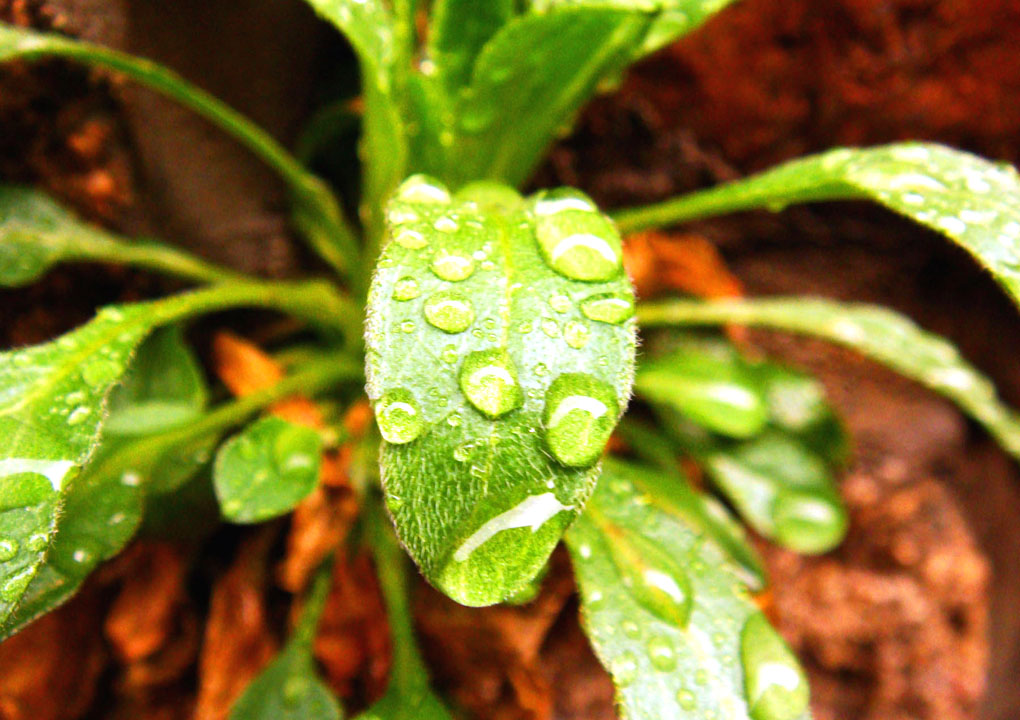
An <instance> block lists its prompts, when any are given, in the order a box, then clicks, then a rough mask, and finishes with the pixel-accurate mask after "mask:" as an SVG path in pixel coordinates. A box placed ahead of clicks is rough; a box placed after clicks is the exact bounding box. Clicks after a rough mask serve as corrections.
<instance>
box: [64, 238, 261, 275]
mask: <svg viewBox="0 0 1020 720" xmlns="http://www.w3.org/2000/svg"><path fill="white" fill-rule="evenodd" d="M68 259H69V260H78V261H82V262H101V263H112V264H121V265H133V266H135V267H140V268H144V269H146V270H155V271H156V272H161V273H164V274H166V275H172V276H174V277H179V278H183V279H184V280H190V281H192V282H196V283H221V282H230V281H239V282H244V281H252V280H253V279H252V278H249V277H248V276H246V275H243V274H241V273H238V272H235V271H233V270H230V269H228V268H224V267H220V266H219V265H215V264H213V263H210V262H206V261H205V260H202V259H200V258H197V257H195V256H194V255H190V254H188V253H186V252H182V251H180V250H177V249H175V248H172V247H169V246H167V245H162V244H160V243H155V242H139V243H135V244H128V243H109V245H108V246H107V244H106V243H94V244H93V245H92V246H91V247H82V248H80V251H79V252H75V253H74V254H70V255H68Z"/></svg>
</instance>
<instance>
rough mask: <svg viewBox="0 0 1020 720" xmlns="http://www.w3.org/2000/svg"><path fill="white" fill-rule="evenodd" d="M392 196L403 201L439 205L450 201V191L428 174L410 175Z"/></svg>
mask: <svg viewBox="0 0 1020 720" xmlns="http://www.w3.org/2000/svg"><path fill="white" fill-rule="evenodd" d="M394 198H395V199H397V200H401V201H403V202H411V203H423V204H428V205H441V204H445V203H448V202H450V191H449V190H447V189H446V186H445V185H443V183H441V182H439V181H438V180H436V179H435V178H432V177H429V176H428V175H412V176H411V177H409V178H407V180H405V181H404V182H402V183H401V184H400V187H399V188H397V192H396V194H395V195H394Z"/></svg>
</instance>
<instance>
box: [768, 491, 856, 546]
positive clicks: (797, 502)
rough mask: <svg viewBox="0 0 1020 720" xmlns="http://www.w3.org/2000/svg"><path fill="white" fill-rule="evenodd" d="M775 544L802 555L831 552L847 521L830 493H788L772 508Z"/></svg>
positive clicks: (780, 497)
mask: <svg viewBox="0 0 1020 720" xmlns="http://www.w3.org/2000/svg"><path fill="white" fill-rule="evenodd" d="M772 519H773V522H774V523H775V534H776V540H777V541H778V542H780V543H782V544H783V545H785V546H786V547H788V548H790V549H791V550H794V551H795V552H799V553H806V554H817V553H822V552H826V551H828V550H831V549H832V548H833V547H835V546H836V545H838V544H839V541H840V540H842V539H843V535H844V534H845V533H846V529H847V523H848V519H847V516H846V511H845V510H844V508H843V505H842V503H840V502H839V499H838V498H836V497H834V496H831V495H830V494H828V493H819V492H811V491H809V490H788V491H786V492H783V493H781V494H780V495H779V497H777V498H776V500H775V503H774V504H773V506H772Z"/></svg>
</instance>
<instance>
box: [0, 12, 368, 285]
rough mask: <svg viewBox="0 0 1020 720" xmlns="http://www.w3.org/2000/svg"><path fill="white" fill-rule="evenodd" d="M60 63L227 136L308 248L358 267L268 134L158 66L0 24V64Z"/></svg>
mask: <svg viewBox="0 0 1020 720" xmlns="http://www.w3.org/2000/svg"><path fill="white" fill-rule="evenodd" d="M51 56H55V57H63V58H68V59H72V60H76V61H79V62H82V63H86V64H89V65H96V66H98V67H102V68H106V69H109V70H113V71H115V72H119V73H123V74H124V75H127V76H128V77H130V78H132V79H134V80H136V81H138V82H140V83H142V84H143V85H146V86H147V87H149V88H152V89H153V90H155V91H157V92H159V93H162V94H163V95H166V96H167V97H169V98H172V99H173V100H175V101H177V102H179V103H180V104H181V105H183V106H184V107H186V108H188V109H189V110H192V111H193V112H196V113H198V114H199V115H201V116H202V117H204V118H205V119H207V120H209V121H210V122H212V123H213V124H215V125H216V126H217V127H219V128H220V129H222V130H223V131H225V132H227V133H229V134H230V135H231V136H233V137H234V138H235V139H236V140H237V141H238V142H240V143H241V144H243V145H244V146H245V147H247V148H248V149H249V150H251V151H252V152H253V153H254V154H256V155H257V156H258V157H259V158H260V159H261V160H262V161H263V162H265V163H266V164H267V165H268V166H269V167H271V168H272V169H273V170H275V171H276V172H277V173H278V174H279V175H280V177H281V178H283V180H284V181H286V182H287V185H288V187H289V188H290V191H291V195H292V199H293V203H294V220H295V224H296V225H297V227H298V229H299V230H300V231H301V232H302V234H303V235H304V237H305V238H306V240H308V242H309V245H311V246H312V248H313V249H314V250H315V251H316V252H317V253H318V254H319V255H320V256H321V257H322V258H323V259H324V260H326V262H328V263H330V265H332V266H333V268H334V269H336V270H337V271H338V272H339V273H341V274H346V273H347V272H348V271H350V270H351V269H352V268H356V267H357V265H358V257H359V252H358V246H357V242H356V239H355V235H354V231H353V230H352V228H351V226H350V224H349V223H348V222H347V220H346V219H345V218H344V216H343V212H342V211H341V210H340V206H339V204H338V203H337V201H336V198H335V197H334V196H333V195H332V193H330V191H329V190H328V189H327V188H326V186H325V184H324V183H323V182H322V181H321V180H320V179H319V178H317V177H315V176H314V175H312V174H311V173H309V172H308V171H307V170H306V169H305V168H304V167H302V166H301V164H300V163H299V162H298V161H297V160H296V159H295V158H294V157H293V156H292V155H291V154H290V153H288V152H287V150H286V149H285V148H284V147H283V146H282V145H280V143H278V142H277V141H276V140H275V139H274V138H273V137H272V135H270V134H269V133H267V132H266V131H265V130H263V129H262V128H260V127H259V126H257V125H255V124H254V123H253V122H251V120H249V119H248V118H246V117H244V116H243V115H242V114H241V113H239V112H237V111H236V110H233V109H232V108H230V107H229V106H227V105H226V104H224V103H223V102H221V101H219V100H217V99H216V98H215V97H213V96H212V95H209V94H208V93H207V92H205V91H204V90H202V89H201V88H198V87H196V86H194V85H191V84H190V83H188V82H187V81H185V80H184V79H183V78H182V77H180V76H179V75H177V74H176V73H174V72H173V71H171V70H169V69H168V68H166V67H163V66H162V65H159V64H158V63H155V62H152V61H150V60H143V59H141V58H136V57H133V56H131V55H127V54H125V53H122V52H118V51H116V50H111V49H110V48H106V47H102V46H100V45H93V44H91V43H85V42H80V41H77V40H74V39H72V38H69V37H65V36H63V35H58V34H56V33H41V32H37V31H35V30H29V29H27V28H21V27H15V26H13V25H7V24H5V23H0V62H5V61H9V60H16V59H21V60H38V59H39V58H44V57H51Z"/></svg>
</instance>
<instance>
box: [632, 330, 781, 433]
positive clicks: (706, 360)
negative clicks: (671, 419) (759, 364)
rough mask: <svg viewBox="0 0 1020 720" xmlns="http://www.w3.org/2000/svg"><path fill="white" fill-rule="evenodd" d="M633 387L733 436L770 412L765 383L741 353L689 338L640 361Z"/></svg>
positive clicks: (753, 428) (755, 428) (753, 429)
mask: <svg viewBox="0 0 1020 720" xmlns="http://www.w3.org/2000/svg"><path fill="white" fill-rule="evenodd" d="M634 389H635V390H636V391H637V393H638V394H639V395H641V396H642V397H645V398H647V399H648V400H650V401H652V402H655V403H660V404H664V405H668V406H670V407H672V408H674V409H676V410H678V411H679V412H681V413H683V414H684V415H686V416H687V417H689V418H691V419H692V420H694V421H695V422H697V423H698V424H700V425H703V426H704V427H706V428H708V429H710V430H713V431H715V432H718V433H722V434H724V435H729V436H732V437H750V436H752V435H755V434H757V433H758V432H760V431H761V430H762V428H764V427H765V424H766V423H767V422H768V418H769V408H768V404H767V400H766V398H765V396H764V393H763V392H762V388H761V383H760V382H759V381H758V379H757V378H756V377H755V376H754V374H753V372H752V371H751V369H750V368H749V367H748V365H747V363H745V362H744V361H743V360H742V359H741V358H740V356H739V355H737V354H736V353H735V352H731V351H729V349H728V348H726V347H723V348H722V351H721V352H720V351H717V350H716V349H714V348H711V347H707V346H699V345H697V344H695V343H685V344H683V345H681V346H680V347H678V348H677V349H675V350H674V351H673V352H671V353H670V354H668V355H666V356H665V357H660V358H656V359H654V360H651V361H649V362H647V363H642V365H641V366H640V367H639V368H638V373H637V377H636V378H635V380H634Z"/></svg>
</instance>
